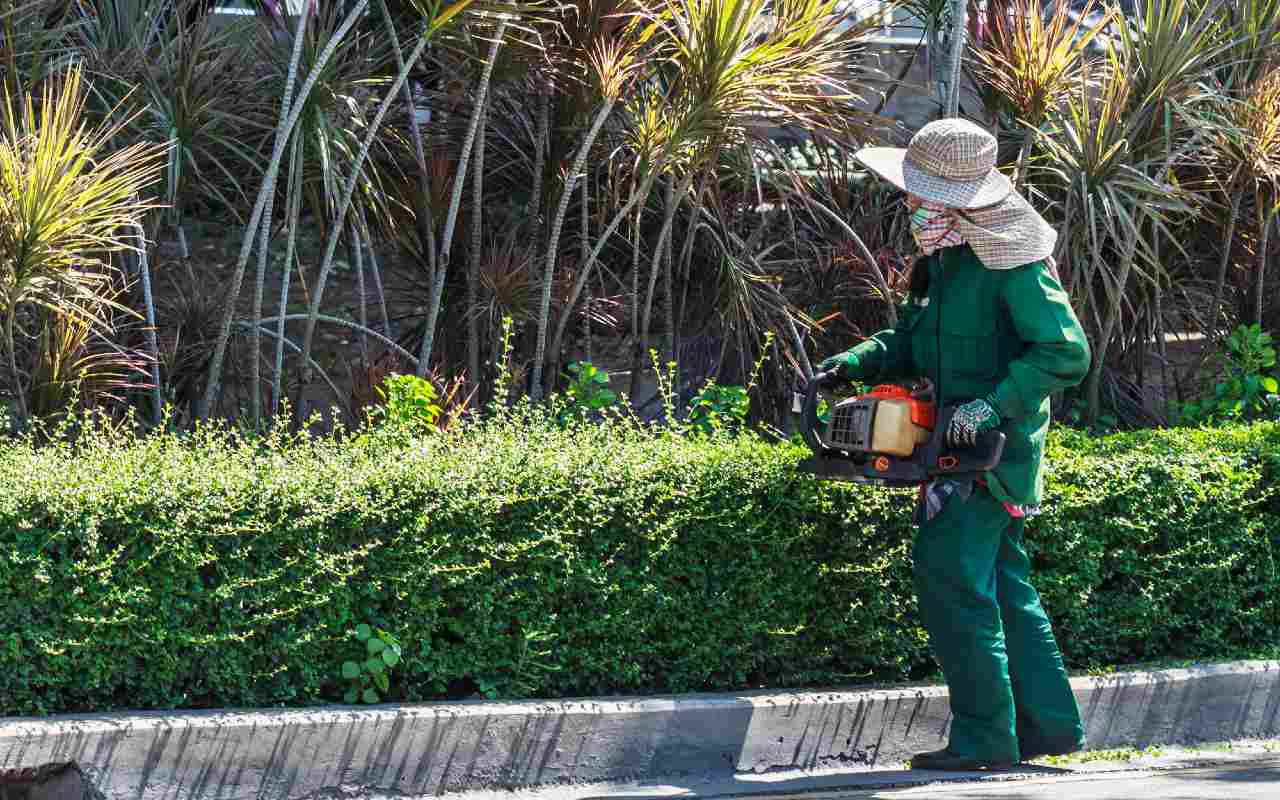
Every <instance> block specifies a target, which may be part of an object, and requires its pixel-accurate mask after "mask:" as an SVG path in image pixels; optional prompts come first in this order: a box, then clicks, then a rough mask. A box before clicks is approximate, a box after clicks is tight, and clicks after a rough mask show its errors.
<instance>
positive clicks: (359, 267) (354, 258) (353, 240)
mask: <svg viewBox="0 0 1280 800" xmlns="http://www.w3.org/2000/svg"><path fill="white" fill-rule="evenodd" d="M347 252H348V253H349V255H348V258H350V259H351V265H352V267H353V268H354V269H355V271H356V294H357V295H358V296H359V297H360V305H359V311H358V313H359V315H360V327H362V328H368V327H369V295H368V294H367V293H366V289H365V283H364V237H363V236H362V235H361V233H360V227H359V225H358V224H357V223H356V222H354V221H350V222H348V224H347ZM360 360H361V361H363V362H364V363H366V364H367V363H369V337H368V336H367V335H365V334H363V333H361V334H360Z"/></svg>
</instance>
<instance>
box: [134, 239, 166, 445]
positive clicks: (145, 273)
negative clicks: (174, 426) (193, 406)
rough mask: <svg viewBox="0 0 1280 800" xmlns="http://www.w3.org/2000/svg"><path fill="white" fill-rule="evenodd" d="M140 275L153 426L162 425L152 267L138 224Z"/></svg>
mask: <svg viewBox="0 0 1280 800" xmlns="http://www.w3.org/2000/svg"><path fill="white" fill-rule="evenodd" d="M137 227H138V273H139V274H140V275H141V276H142V304H143V305H144V306H146V315H147V316H146V319H147V333H146V339H147V351H148V355H150V356H151V403H152V406H153V408H152V409H151V424H152V425H155V426H158V425H159V424H160V412H161V411H162V410H163V408H164V395H163V394H162V393H161V391H160V343H159V342H158V341H157V340H156V304H155V298H154V297H153V296H152V294H151V265H150V264H149V263H148V260H147V237H146V232H145V231H143V229H142V223H138V226H137Z"/></svg>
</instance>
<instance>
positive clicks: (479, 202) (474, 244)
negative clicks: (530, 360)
mask: <svg viewBox="0 0 1280 800" xmlns="http://www.w3.org/2000/svg"><path fill="white" fill-rule="evenodd" d="M488 106H489V103H488V101H487V100H486V101H485V108H483V109H481V111H480V130H479V132H478V133H477V134H476V145H475V148H476V166H475V169H474V171H473V173H474V174H473V175H472V176H471V192H472V194H471V247H470V248H469V252H468V253H467V262H468V263H467V313H466V317H467V377H468V379H469V380H470V382H471V385H472V387H479V386H480V324H479V322H480V321H479V320H478V319H476V315H475V314H474V313H472V312H473V310H474V309H475V307H476V298H477V296H478V295H479V284H480V242H481V233H482V230H481V229H482V224H483V221H484V151H485V124H486V122H487V120H488V115H489V109H488Z"/></svg>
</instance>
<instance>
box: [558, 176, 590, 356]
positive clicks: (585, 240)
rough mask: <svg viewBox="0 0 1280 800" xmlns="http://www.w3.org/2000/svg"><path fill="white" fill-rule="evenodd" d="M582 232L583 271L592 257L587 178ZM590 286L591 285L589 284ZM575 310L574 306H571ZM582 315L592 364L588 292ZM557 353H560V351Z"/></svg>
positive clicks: (584, 188)
mask: <svg viewBox="0 0 1280 800" xmlns="http://www.w3.org/2000/svg"><path fill="white" fill-rule="evenodd" d="M581 221H582V230H581V231H580V232H579V242H578V247H579V252H580V256H579V257H578V268H579V269H581V268H582V266H583V265H584V264H586V263H587V259H588V258H590V257H591V181H589V180H587V178H586V177H584V178H583V180H582V220H581ZM588 285H590V284H588ZM570 308H573V306H570ZM582 311H583V313H582V334H583V339H584V340H585V342H586V350H587V358H586V360H587V362H588V363H590V362H591V292H587V299H586V303H585V307H584V308H583V310H582ZM555 352H557V353H558V352H559V351H558V350H557V351H555Z"/></svg>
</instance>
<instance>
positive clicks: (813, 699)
mask: <svg viewBox="0 0 1280 800" xmlns="http://www.w3.org/2000/svg"><path fill="white" fill-rule="evenodd" d="M1072 686H1073V688H1074V690H1075V692H1076V697H1077V699H1078V701H1079V703H1080V708H1081V711H1082V712H1083V713H1084V715H1085V719H1086V726H1087V729H1088V732H1089V740H1090V746H1091V747H1092V748H1094V749H1099V748H1114V747H1130V746H1136V747H1144V746H1147V745H1153V744H1191V743H1196V742H1208V741H1225V740H1229V739H1236V738H1245V737H1266V736H1273V735H1276V734H1280V662H1271V661H1249V662H1237V663H1230V664H1214V665H1207V666H1200V667H1192V668H1187V669H1172V670H1164V671H1157V672H1133V673H1118V674H1114V675H1108V676H1105V677H1090V678H1076V679H1073V681H1072ZM948 724H949V713H948V709H947V695H946V690H945V689H943V688H941V687H897V688H889V689H880V690H869V691H825V692H823V691H805V692H745V693H739V694H716V695H711V694H700V695H681V696H672V697H642V698H600V699H581V700H565V701H555V702H538V701H529V702H518V703H488V702H461V703H425V704H420V705H411V706H380V707H373V708H365V709H356V708H348V707H339V708H336V709H335V708H329V709H320V710H306V709H299V710H281V711H251V712H227V711H204V712H180V713H162V712H155V713H136V714H129V713H124V714H100V715H77V716H65V717H54V718H49V719H40V720H37V719H22V718H7V719H6V718H0V770H13V769H19V768H23V767H31V766H36V765H40V764H45V763H49V762H58V761H61V762H65V761H74V762H75V763H76V764H78V765H79V766H80V768H81V769H83V770H84V772H85V773H86V774H87V775H89V776H91V777H92V778H93V780H94V783H95V784H96V786H97V788H98V789H99V790H100V791H101V792H102V793H103V794H104V795H105V796H106V798H108V800H160V799H161V798H163V800H242V799H243V800H248V799H249V798H253V799H254V800H298V798H307V797H314V796H316V795H319V794H333V793H335V792H344V793H345V792H354V791H376V792H380V793H384V794H405V795H431V794H439V793H442V792H445V791H455V790H463V789H484V788H510V787H518V786H532V785H546V784H555V783H579V782H603V781H622V780H652V779H655V778H671V777H679V776H685V777H696V778H699V779H709V778H716V777H723V776H727V775H731V774H733V773H735V772H763V771H766V770H771V769H798V768H799V769H803V768H814V767H822V766H826V767H831V766H839V765H847V766H856V765H859V764H866V765H871V764H882V765H883V764H893V763H897V762H901V761H904V760H905V759H907V758H908V757H909V756H910V754H911V753H913V752H916V751H919V750H924V749H932V748H936V747H939V746H941V745H942V744H944V743H945V739H946V733H947V727H948Z"/></svg>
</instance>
